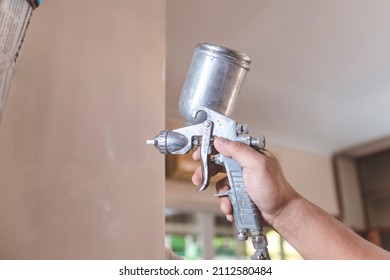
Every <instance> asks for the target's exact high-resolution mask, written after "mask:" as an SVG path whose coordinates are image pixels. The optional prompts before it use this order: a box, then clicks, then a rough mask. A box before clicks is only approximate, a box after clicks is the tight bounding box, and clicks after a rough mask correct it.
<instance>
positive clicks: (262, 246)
mask: <svg viewBox="0 0 390 280" xmlns="http://www.w3.org/2000/svg"><path fill="white" fill-rule="evenodd" d="M249 63H250V58H249V57H247V56H246V55H244V54H242V53H239V52H237V51H234V50H231V49H227V48H224V47H221V46H217V45H211V44H205V43H203V44H199V45H198V46H197V48H196V49H195V51H194V56H193V59H192V63H191V66H190V69H189V72H188V74H187V78H186V82H185V84H184V87H183V91H182V94H181V98H180V103H179V108H180V112H181V115H182V116H183V118H184V119H185V120H186V121H187V123H188V124H189V126H186V127H182V128H178V129H174V130H163V131H161V132H160V133H159V134H158V135H157V136H156V138H155V139H154V140H148V141H147V143H148V144H153V145H154V146H155V147H156V148H157V149H158V150H159V151H160V152H161V153H162V154H186V153H188V152H190V151H191V150H194V149H195V148H199V149H200V159H201V167H202V185H201V187H200V188H199V191H203V190H205V189H206V188H207V187H208V185H209V182H210V177H211V176H210V169H211V165H212V164H219V165H222V166H224V167H225V170H226V173H227V176H228V179H229V183H230V190H229V191H227V192H224V193H219V194H217V195H216V196H228V197H229V200H230V202H231V204H232V208H233V216H234V223H235V226H236V228H237V231H238V236H237V238H238V239H239V240H246V239H247V237H248V234H249V233H250V234H251V235H252V237H253V238H252V243H253V246H254V248H255V249H256V252H255V254H254V255H253V256H252V259H269V255H268V251H267V240H266V237H265V235H264V234H263V228H262V224H261V216H260V213H259V210H258V208H257V207H256V205H255V204H254V203H253V201H252V200H251V198H250V197H249V195H248V193H247V191H246V189H245V185H244V181H243V169H242V167H241V166H240V165H239V164H238V163H237V162H236V161H234V160H233V159H231V158H228V157H225V156H223V155H222V154H216V155H213V151H214V149H213V142H214V139H215V137H224V138H226V139H229V140H231V141H239V142H242V143H244V144H247V145H249V146H251V147H253V148H254V149H256V150H258V151H261V150H262V149H264V145H265V144H264V143H265V139H264V137H262V136H260V137H251V136H247V135H244V134H248V132H249V131H248V126H247V125H246V124H244V125H241V124H238V123H237V122H236V121H234V120H232V119H230V118H229V117H228V115H229V114H230V113H231V112H232V110H233V108H234V104H235V100H236V98H237V95H238V93H239V90H240V88H241V85H242V82H243V80H244V78H245V74H246V72H247V71H248V70H249Z"/></svg>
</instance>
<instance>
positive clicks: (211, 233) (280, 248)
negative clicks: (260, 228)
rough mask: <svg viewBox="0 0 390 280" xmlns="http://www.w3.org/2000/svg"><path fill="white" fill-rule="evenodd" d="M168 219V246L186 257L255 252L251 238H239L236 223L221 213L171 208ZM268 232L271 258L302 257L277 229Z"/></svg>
mask: <svg viewBox="0 0 390 280" xmlns="http://www.w3.org/2000/svg"><path fill="white" fill-rule="evenodd" d="M165 221H166V235H165V236H166V237H165V242H166V246H167V247H168V248H171V250H172V251H174V252H175V253H176V254H177V255H179V256H181V257H183V258H184V259H189V260H198V259H222V260H223V259H249V258H250V256H251V255H252V254H253V252H254V248H253V246H252V241H251V238H248V240H247V241H245V242H242V241H238V240H237V239H236V229H235V227H234V224H232V223H230V222H228V221H227V220H226V219H225V217H224V216H222V215H221V214H219V213H210V212H205V211H203V212H202V211H198V212H197V213H191V212H189V211H185V210H180V209H173V208H167V209H166V219H165ZM266 235H267V239H268V243H269V244H268V250H269V253H270V257H271V259H275V260H281V259H302V257H301V256H300V255H299V254H298V252H297V251H296V250H295V249H294V248H293V247H292V246H291V245H289V244H288V243H287V242H286V241H285V240H283V238H282V237H281V236H280V235H279V234H278V233H277V232H275V231H274V230H267V232H266Z"/></svg>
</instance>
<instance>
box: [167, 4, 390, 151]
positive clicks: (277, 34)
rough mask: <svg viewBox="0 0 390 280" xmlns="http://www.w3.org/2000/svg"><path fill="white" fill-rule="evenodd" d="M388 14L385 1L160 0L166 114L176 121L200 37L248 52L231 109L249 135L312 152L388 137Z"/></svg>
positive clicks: (389, 126) (389, 38)
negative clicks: (249, 61)
mask: <svg viewBox="0 0 390 280" xmlns="http://www.w3.org/2000/svg"><path fill="white" fill-rule="evenodd" d="M389 12H390V1H387V0H383V1H378V0H375V1H365V0H344V1H339V0H320V1H310V0H306V1H303V0H296V1H281V0H273V1H260V0H185V1H183V0H167V27H166V28H167V61H166V64H167V65H166V66H167V67H166V77H167V91H166V96H167V99H166V102H167V103H166V106H167V119H168V120H178V119H181V117H180V114H179V111H178V100H179V96H180V92H181V88H182V85H183V83H184V80H185V75H186V72H187V70H188V67H189V64H190V61H191V58H192V52H193V50H194V48H195V46H196V44H197V43H198V42H201V41H204V42H210V43H215V44H220V45H223V46H226V47H229V48H233V49H237V50H239V51H241V52H243V53H246V54H247V55H249V56H250V57H251V58H252V64H251V69H250V71H249V72H248V74H247V77H246V80H245V83H244V86H243V88H242V90H241V93H240V97H239V99H238V103H237V105H236V110H235V112H234V114H233V116H232V118H234V119H235V120H237V121H238V122H245V123H249V125H250V127H251V134H252V135H259V134H262V135H265V136H266V138H267V142H268V143H272V144H275V145H283V146H286V147H290V148H294V149H300V150H305V151H310V152H313V153H319V154H333V153H335V152H338V151H340V150H344V149H348V148H351V147H354V146H359V145H361V144H364V143H368V142H371V141H375V140H377V139H382V138H384V137H388V136H390V16H389ZM183 124H184V123H183ZM386 139H387V138H386Z"/></svg>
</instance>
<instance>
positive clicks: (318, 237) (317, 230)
mask: <svg viewBox="0 0 390 280" xmlns="http://www.w3.org/2000/svg"><path fill="white" fill-rule="evenodd" d="M273 227H274V228H275V230H276V231H278V232H279V233H280V234H281V235H282V237H283V238H284V239H286V240H287V241H288V242H289V243H290V244H291V245H292V246H293V247H294V248H295V249H296V250H297V251H298V252H299V253H300V254H301V255H302V257H304V258H305V259H390V253H389V252H387V251H385V250H383V249H381V248H379V247H377V246H376V245H374V244H372V243H370V242H368V241H367V240H365V239H363V238H361V237H360V236H359V235H357V234H356V233H354V232H353V231H352V230H350V229H349V228H347V227H346V226H345V225H344V224H342V223H341V222H339V221H338V220H336V219H335V218H333V217H332V216H331V215H329V214H328V213H326V212H325V211H324V210H322V209H321V208H319V207H317V206H316V205H314V204H312V203H311V202H309V201H308V200H306V199H305V198H303V197H301V196H297V197H295V198H294V199H293V200H292V201H291V202H290V203H288V204H287V205H286V207H285V209H284V210H283V211H282V212H281V213H280V214H279V216H278V217H277V218H275V220H274V222H273Z"/></svg>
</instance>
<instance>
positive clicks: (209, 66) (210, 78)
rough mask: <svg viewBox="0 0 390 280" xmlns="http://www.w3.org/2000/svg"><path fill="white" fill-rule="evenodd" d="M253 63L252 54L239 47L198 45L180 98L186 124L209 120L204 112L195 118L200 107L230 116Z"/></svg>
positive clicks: (180, 107)
mask: <svg viewBox="0 0 390 280" xmlns="http://www.w3.org/2000/svg"><path fill="white" fill-rule="evenodd" d="M250 63H251V59H250V57H249V56H247V55H245V54H243V53H240V52H238V51H236V50H233V49H229V48H225V47H222V46H218V45H214V44H209V43H200V44H198V45H197V46H196V48H195V50H194V54H193V57H192V62H191V65H190V68H189V70H188V73H187V77H186V80H185V83H184V86H183V90H182V92H181V96H180V101H179V110H180V114H181V116H182V117H183V119H184V120H185V121H186V122H187V124H189V125H193V124H198V123H201V122H203V121H205V120H206V118H207V116H206V115H205V114H202V113H203V112H200V113H199V114H198V115H197V116H196V118H193V112H194V111H195V110H196V109H197V108H198V107H207V108H209V109H211V110H214V111H216V112H218V113H221V114H223V115H225V116H230V115H231V114H232V112H233V110H234V108H235V105H236V99H237V97H238V94H239V92H240V89H241V86H242V84H243V82H244V79H245V76H246V73H247V72H248V71H249V65H250Z"/></svg>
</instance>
